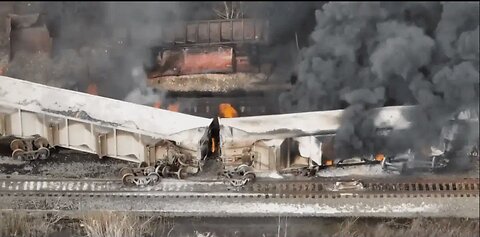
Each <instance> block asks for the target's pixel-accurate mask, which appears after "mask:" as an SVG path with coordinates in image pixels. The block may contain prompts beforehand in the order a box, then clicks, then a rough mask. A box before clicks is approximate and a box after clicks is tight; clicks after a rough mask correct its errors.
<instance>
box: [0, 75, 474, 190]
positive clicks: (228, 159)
mask: <svg viewBox="0 0 480 237" xmlns="http://www.w3.org/2000/svg"><path fill="white" fill-rule="evenodd" d="M413 109H415V106H392V107H383V108H378V109H374V110H372V112H371V113H370V116H372V117H371V118H373V121H374V125H375V127H376V128H377V129H379V130H385V129H387V130H392V129H393V130H398V129H406V128H408V127H409V126H410V122H409V120H408V119H407V118H406V117H405V116H404V114H405V112H408V111H411V110H413ZM342 113H343V110H333V111H319V112H305V113H293V114H280V115H268V116H253V117H238V118H214V119H213V120H212V119H208V118H203V117H197V116H192V115H187V114H182V113H177V112H172V111H168V110H163V109H157V108H153V107H148V106H143V105H138V104H133V103H128V102H124V101H119V100H114V99H109V98H104V97H100V96H95V95H90V94H86V93H80V92H76V91H69V90H65V89H60V88H54V87H50V86H45V85H41V84H36V83H32V82H28V81H24V80H18V79H14V78H9V77H5V76H0V136H1V137H15V138H17V139H14V140H13V141H12V142H11V143H10V146H11V149H12V151H13V152H12V157H13V158H17V159H27V160H28V159H45V158H47V157H48V156H49V148H51V147H55V146H58V147H64V148H68V149H72V150H78V151H83V152H88V153H93V154H97V155H98V156H99V157H100V158H102V157H112V158H115V159H120V160H126V161H131V162H136V163H139V164H143V165H141V166H139V168H133V169H132V168H127V169H123V170H122V171H121V173H122V175H123V180H124V182H125V183H126V184H131V185H146V184H149V183H156V182H158V181H159V180H160V178H161V176H163V177H169V176H176V177H178V178H185V177H186V176H188V175H193V174H196V173H198V172H200V171H201V170H202V168H203V166H204V164H205V162H207V161H209V160H217V161H221V162H220V163H221V164H222V165H223V168H222V169H223V171H224V175H226V176H227V177H228V178H230V180H231V184H232V185H236V186H241V185H245V184H246V183H248V182H250V181H253V180H254V179H255V177H256V176H258V175H268V174H272V172H274V173H276V172H280V173H282V172H284V171H289V170H290V171H295V172H297V173H300V174H304V175H309V174H310V175H311V173H312V172H313V173H314V172H315V170H316V169H318V167H327V166H335V165H337V164H338V163H337V164H334V163H333V162H332V160H330V159H326V158H325V155H322V138H325V137H328V136H332V135H333V134H335V131H336V130H337V129H338V128H339V127H340V123H341V117H342ZM477 122H478V121H477ZM441 153H442V152H440V153H439V154H436V155H441ZM384 160H385V159H384V158H383V157H380V158H379V157H373V159H371V160H363V161H362V162H363V163H369V162H376V163H380V162H382V161H384ZM383 163H384V165H388V164H389V163H387V162H383Z"/></svg>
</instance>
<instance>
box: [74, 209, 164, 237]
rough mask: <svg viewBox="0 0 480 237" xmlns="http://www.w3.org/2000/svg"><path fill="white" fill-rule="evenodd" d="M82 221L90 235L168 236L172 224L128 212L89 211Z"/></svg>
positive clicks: (103, 236) (99, 236)
mask: <svg viewBox="0 0 480 237" xmlns="http://www.w3.org/2000/svg"><path fill="white" fill-rule="evenodd" d="M80 222H81V226H82V227H83V228H84V231H85V232H86V235H87V236H88V237H124V236H129V237H149V236H166V235H165V233H168V229H169V226H170V224H169V223H168V222H166V221H165V220H164V219H162V218H159V217H150V218H142V217H140V216H139V215H136V214H132V213H128V212H105V211H102V212H89V213H86V214H85V215H83V216H82V217H81V221H80ZM171 228H173V226H172V227H171ZM171 228H170V229H171ZM154 233H155V235H154Z"/></svg>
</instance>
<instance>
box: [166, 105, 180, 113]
mask: <svg viewBox="0 0 480 237" xmlns="http://www.w3.org/2000/svg"><path fill="white" fill-rule="evenodd" d="M167 109H168V110H170V111H173V112H178V111H179V109H180V104H178V103H173V104H169V105H168V108H167Z"/></svg>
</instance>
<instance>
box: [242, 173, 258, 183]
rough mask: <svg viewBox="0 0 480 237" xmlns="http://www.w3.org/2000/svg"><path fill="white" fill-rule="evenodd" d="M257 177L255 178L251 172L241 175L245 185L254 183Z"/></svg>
mask: <svg viewBox="0 0 480 237" xmlns="http://www.w3.org/2000/svg"><path fill="white" fill-rule="evenodd" d="M256 178H257V177H256V176H255V174H254V173H252V172H248V173H246V174H244V175H243V179H245V180H246V181H247V183H252V182H254V181H255V179H256Z"/></svg>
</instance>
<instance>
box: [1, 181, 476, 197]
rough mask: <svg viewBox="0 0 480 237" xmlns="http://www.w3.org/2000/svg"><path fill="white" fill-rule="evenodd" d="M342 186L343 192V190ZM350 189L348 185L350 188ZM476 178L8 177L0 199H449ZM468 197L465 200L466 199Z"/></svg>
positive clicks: (469, 190)
mask: <svg viewBox="0 0 480 237" xmlns="http://www.w3.org/2000/svg"><path fill="white" fill-rule="evenodd" d="M342 185H343V188H342ZM349 185H350V186H349ZM479 190H480V189H479V179H440V180H435V179H430V180H428V179H424V180H420V181H418V180H417V181H415V180H414V179H405V180H401V179H400V180H395V181H394V180H389V181H388V182H379V181H378V180H374V179H372V180H364V181H360V182H355V181H353V182H350V183H345V182H342V181H338V180H334V179H332V180H326V181H318V180H317V181H315V180H310V181H308V180H307V181H283V180H277V181H259V182H256V183H253V184H252V185H249V186H246V187H243V188H242V189H236V190H230V191H229V190H228V186H227V185H225V184H224V183H222V182H195V181H178V180H162V182H160V183H159V184H156V185H154V186H147V187H143V188H142V187H133V188H131V187H125V186H123V185H122V182H121V181H120V180H116V179H31V178H30V179H11V178H7V179H5V178H0V197H1V196H29V197H30V196H39V197H43V196H53V197H80V196H87V197H100V196H102V197H108V196H119V197H166V198H187V197H188V198H210V197H212V198H214V197H225V198H246V197H247V198H297V197H302V198H329V197H330V198H332V197H333V198H335V197H347V196H349V197H363V196H366V197H370V196H371V197H374V198H377V197H380V198H383V197H398V196H404V197H410V196H412V197H414V196H418V195H421V196H422V197H423V196H424V195H433V196H439V197H450V196H454V197H456V196H458V195H462V197H463V195H465V196H466V197H470V196H474V197H475V196H477V195H478V194H479ZM467 195H468V196H467Z"/></svg>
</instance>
